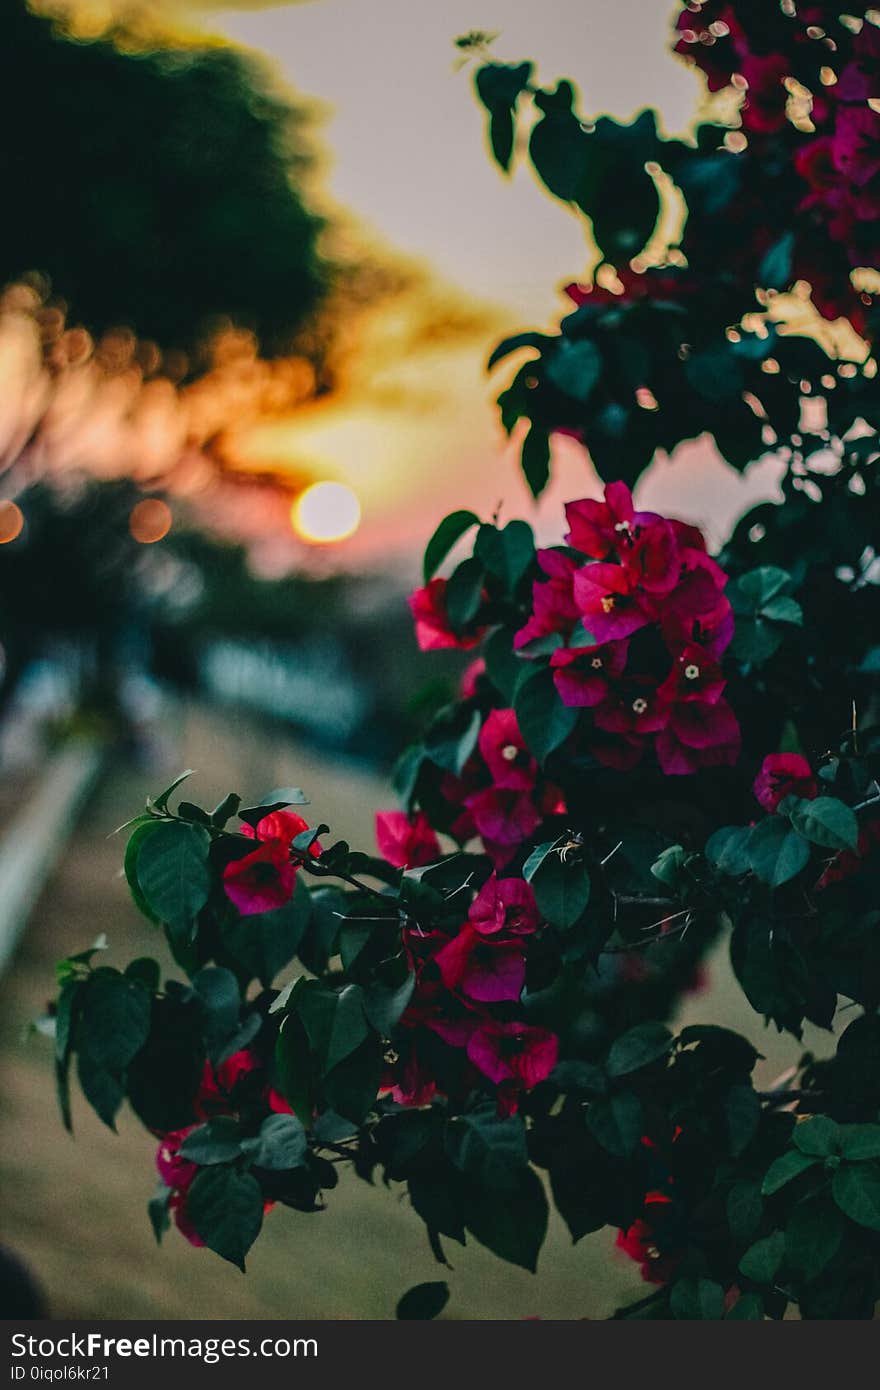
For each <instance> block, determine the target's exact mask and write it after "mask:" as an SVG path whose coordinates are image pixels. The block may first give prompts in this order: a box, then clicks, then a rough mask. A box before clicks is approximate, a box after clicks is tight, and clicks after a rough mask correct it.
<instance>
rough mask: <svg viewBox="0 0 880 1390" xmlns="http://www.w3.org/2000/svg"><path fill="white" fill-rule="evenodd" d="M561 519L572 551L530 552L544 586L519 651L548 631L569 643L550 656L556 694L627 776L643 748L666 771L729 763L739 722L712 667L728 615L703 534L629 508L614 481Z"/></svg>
mask: <svg viewBox="0 0 880 1390" xmlns="http://www.w3.org/2000/svg"><path fill="white" fill-rule="evenodd" d="M566 517H567V519H568V524H569V528H570V529H569V533H568V535H567V537H566V540H567V541H568V544H569V546H570V547H572V548H573V550H574V551H576V552H579V554H578V555H573V554H571V552H560V551H553V550H549V551H542V552H540V553H539V556H538V562H539V564H540V566H541V568H542V569H543V571H544V573H545V575H546V576H547V579H546V581H539V582H536V584H535V586H534V590H533V615H532V617H531V618H530V619H529V621H528V622H527V623H526V624H525V625H524V627H522V628H521V629H520V631H519V633H518V634H517V637H516V646H517V648H518V649H520V650H522V651H525V652H526V653H527V652H528V649H529V646H530V644H531V643H533V642H535V641H536V640H538V639H541V638H546V637H550V636H553V635H558V636H559V637H560V638H561V639H563V640H564V641H565V642H566V643H567V645H564V646H560V647H557V649H556V650H555V651H554V652H553V654H552V656H551V658H550V665H551V668H552V670H553V673H554V681H555V684H556V689H557V691H558V693H559V698H560V699H561V700H562V702H563V704H565V705H568V706H572V707H577V708H583V709H588V710H589V711H590V714H591V722H592V735H591V740H590V750H591V752H592V753H593V756H594V757H595V758H596V759H597V760H598V761H599V762H601V763H604V764H606V765H607V766H610V767H616V768H621V769H628V768H631V767H634V766H636V764H637V763H639V762H640V761H641V759H642V757H643V755H644V753H645V751H646V749H647V748H648V747H649V746H651V747H653V749H654V751H655V753H656V757H657V761H658V762H659V764H660V767H661V769H662V771H663V772H664V773H667V774H670V775H678V774H683V773H691V772H696V771H697V770H698V769H699V768H700V767H705V766H717V765H718V764H721V763H734V762H735V761H736V758H737V755H738V752H739V744H740V736H739V725H738V724H737V720H736V716H735V715H734V713H733V711H732V709H731V708H730V706H729V704H728V703H727V701H726V700H725V699H724V698H723V691H724V688H725V679H724V676H723V675H722V672H721V668H720V666H719V658H720V657H721V655H722V654H723V652H724V651H725V649H726V647H727V646H728V644H729V642H730V640H731V637H732V635H733V618H732V614H731V608H730V604H729V602H728V600H727V599H726V598H725V597H724V585H725V583H726V575H725V574H724V573H723V572H722V570H721V569H720V568H719V566H718V564H717V563H716V562H715V561H714V560H713V559H711V557H710V556H709V555H708V554H707V553H706V547H705V542H704V540H703V537H702V535H701V534H700V532H699V531H698V530H697V529H696V528H695V527H693V526H688V525H685V524H684V523H683V522H678V521H670V520H667V519H666V518H664V517H661V516H658V515H656V514H655V513H653V512H637V511H636V510H635V508H634V506H633V500H632V495H631V493H630V491H629V489H628V488H627V487H626V486H625V484H623V483H610V484H609V485H608V487H607V488H606V490H605V497H604V500H603V501H601V502H600V501H593V500H591V499H586V500H584V501H580V502H570V503H569V504H568V506H567V507H566ZM583 555H586V556H589V557H590V560H591V563H586V564H585V563H583V561H582V559H581V558H580V556H583Z"/></svg>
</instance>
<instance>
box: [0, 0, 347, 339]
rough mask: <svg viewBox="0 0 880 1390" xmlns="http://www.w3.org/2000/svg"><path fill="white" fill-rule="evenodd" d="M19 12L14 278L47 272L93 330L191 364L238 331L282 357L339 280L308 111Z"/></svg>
mask: <svg viewBox="0 0 880 1390" xmlns="http://www.w3.org/2000/svg"><path fill="white" fill-rule="evenodd" d="M4 8H5V15H4V19H3V34H4V40H5V42H4V44H3V52H4V62H3V80H2V83H0V120H2V124H3V129H4V132H5V137H4V140H3V142H2V146H0V187H2V190H3V196H4V203H5V208H6V214H5V216H4V218H3V220H2V223H0V279H3V280H10V279H13V278H15V277H17V276H20V275H22V274H23V273H25V272H28V271H34V270H37V271H40V272H45V273H47V274H48V275H49V276H50V277H51V280H52V285H53V290H54V293H55V294H56V295H59V296H61V297H63V298H65V299H66V300H67V301H68V302H69V304H70V309H71V313H72V315H73V316H74V317H75V318H76V319H77V320H78V321H81V322H83V323H84V324H85V325H86V326H87V327H88V328H90V329H91V330H92V331H98V332H100V331H101V330H103V329H105V328H107V327H112V326H114V325H118V324H125V325H128V326H131V327H132V328H134V329H135V331H136V332H137V333H138V334H140V335H141V336H146V337H150V338H154V339H156V340H157V341H158V342H159V344H160V345H161V346H162V347H165V348H172V347H173V348H182V349H191V348H192V347H193V345H194V344H195V343H196V342H197V340H198V337H199V333H200V329H201V328H202V326H203V325H204V324H205V322H206V321H209V320H210V319H211V318H212V317H214V316H217V315H226V316H230V317H231V318H233V319H234V320H235V321H236V322H237V323H240V324H242V325H244V326H247V327H249V328H251V329H253V330H254V331H255V332H256V333H257V334H258V336H259V338H260V341H261V344H262V346H263V349H264V350H265V351H268V352H270V353H272V352H279V351H283V350H284V349H285V348H286V347H287V346H288V345H289V342H290V338H291V335H292V333H293V331H295V330H296V329H297V328H298V327H299V326H300V325H301V324H302V322H303V320H304V319H305V318H306V316H307V315H308V314H309V312H310V311H311V310H312V309H313V308H314V307H315V305H316V304H317V302H318V301H319V299H320V297H321V292H322V288H323V286H324V284H325V281H326V279H327V274H328V269H327V266H326V265H325V264H324V263H323V262H322V260H321V257H320V256H319V253H318V249H317V243H318V237H319V234H320V232H321V230H322V226H323V223H322V219H321V218H320V217H318V216H317V215H316V214H315V213H314V212H313V211H312V210H311V209H309V208H308V207H307V206H306V203H305V202H304V200H303V196H302V194H301V192H300V188H299V186H298V185H299V184H300V183H301V180H302V176H303V175H304V173H305V172H306V171H307V170H308V168H309V166H310V162H311V156H310V154H309V152H308V150H307V142H306V141H305V139H304V131H305V127H306V121H307V116H306V112H305V110H304V109H303V108H301V107H297V106H294V105H291V104H289V103H287V102H285V101H284V100H282V99H281V98H279V96H277V95H276V94H273V93H272V92H271V91H270V90H269V87H268V84H267V82H266V79H265V76H264V74H263V73H262V72H261V71H260V69H259V68H258V67H257V65H256V64H254V63H252V62H251V61H250V60H249V59H248V58H246V57H245V56H243V55H242V54H240V53H237V52H233V51H231V50H229V49H226V48H220V47H217V46H212V45H209V44H205V45H202V46H198V47H193V46H178V47H173V48H172V47H169V48H165V49H162V50H155V51H150V52H125V51H121V49H120V48H118V47H115V46H114V44H113V43H112V42H109V41H104V40H102V41H98V42H88V43H83V42H74V41H72V40H71V39H70V38H65V37H64V35H63V34H62V33H61V32H60V31H59V30H58V29H57V28H55V27H53V25H52V23H51V22H50V21H49V20H47V19H44V18H40V17H38V16H36V15H34V14H32V13H31V12H30V11H29V10H28V9H27V6H26V4H25V3H24V0H8V3H7V5H6V6H5V7H4Z"/></svg>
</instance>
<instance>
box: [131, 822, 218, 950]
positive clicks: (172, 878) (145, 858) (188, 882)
mask: <svg viewBox="0 0 880 1390" xmlns="http://www.w3.org/2000/svg"><path fill="white" fill-rule="evenodd" d="M210 846H211V839H210V836H209V835H208V833H207V831H206V830H204V829H203V827H202V826H199V825H183V824H180V823H178V822H170V823H169V824H168V825H160V826H159V827H158V829H157V830H156V831H155V833H154V834H152V835H150V836H149V837H147V838H146V839H145V840H144V843H143V844H142V846H141V848H140V852H139V854H138V857H137V879H138V883H139V884H140V887H141V892H142V893H143V895H144V897H145V898H146V900H147V903H148V905H149V907H150V908H151V909H152V911H153V912H154V913H155V914H156V916H157V917H158V918H159V919H160V920H161V921H163V922H167V923H168V925H169V926H170V927H174V928H176V929H177V930H178V931H185V930H187V929H189V928H190V927H191V926H192V924H193V922H194V921H195V918H196V917H197V916H198V914H199V912H200V911H201V909H202V908H203V907H204V905H205V903H206V902H207V900H208V894H209V892H210V891H211V873H210V869H209V867H208V850H209V849H210Z"/></svg>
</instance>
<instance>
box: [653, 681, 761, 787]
mask: <svg viewBox="0 0 880 1390" xmlns="http://www.w3.org/2000/svg"><path fill="white" fill-rule="evenodd" d="M740 744H741V737H740V730H739V724H738V722H737V718H736V715H735V714H734V712H733V710H732V709H731V708H730V706H729V705H728V703H727V701H726V700H723V699H721V700H717V701H716V702H715V704H708V703H705V702H702V701H696V700H695V701H693V702H688V703H682V704H680V705H676V706H675V707H674V708H673V710H672V712H671V714H670V717H669V724H668V726H667V728H665V729H664V730H663V732H662V733H661V734H660V735H659V736H658V738H657V743H656V751H657V761H658V762H659V764H660V767H661V769H662V771H663V772H665V773H666V775H667V776H671V777H675V776H686V775H688V774H689V773H691V772H697V771H698V770H699V769H700V768H701V767H717V766H719V765H721V764H725V763H726V764H729V765H730V766H733V765H734V764H735V763H736V760H737V758H738V757H739V751H740Z"/></svg>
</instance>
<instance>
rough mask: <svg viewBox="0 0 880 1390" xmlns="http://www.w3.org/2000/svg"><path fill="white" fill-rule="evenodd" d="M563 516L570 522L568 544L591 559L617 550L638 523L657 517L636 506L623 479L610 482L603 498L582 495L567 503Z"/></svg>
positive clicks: (639, 524) (640, 524)
mask: <svg viewBox="0 0 880 1390" xmlns="http://www.w3.org/2000/svg"><path fill="white" fill-rule="evenodd" d="M565 519H566V521H567V522H568V526H569V530H568V535H567V536H566V537H565V539H566V541H567V542H568V544H569V545H570V546H572V547H573V548H574V549H575V550H580V551H582V552H583V554H584V555H589V556H590V557H591V558H592V559H594V560H604V559H605V557H606V556H607V555H610V554H612V552H613V551H615V550H619V549H620V547H621V545H622V544H623V543H624V542H625V541H626V540H628V539H630V538H631V537H632V535H633V533H634V531H635V530H636V528H637V527H640V526H646V525H647V524H648V523H649V522H653V521H656V520H658V519H659V518H658V517H657V516H656V515H655V513H654V512H637V511H636V510H635V508H634V507H633V500H632V493H631V492H630V490H629V488H628V487H627V486H626V483H609V484H608V486H607V487H606V488H605V499H604V501H602V502H597V501H595V500H594V499H593V498H592V497H585V498H583V499H582V500H581V501H580V502H569V503H567V505H566V508H565Z"/></svg>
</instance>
